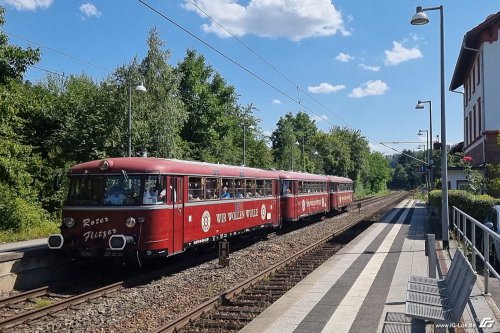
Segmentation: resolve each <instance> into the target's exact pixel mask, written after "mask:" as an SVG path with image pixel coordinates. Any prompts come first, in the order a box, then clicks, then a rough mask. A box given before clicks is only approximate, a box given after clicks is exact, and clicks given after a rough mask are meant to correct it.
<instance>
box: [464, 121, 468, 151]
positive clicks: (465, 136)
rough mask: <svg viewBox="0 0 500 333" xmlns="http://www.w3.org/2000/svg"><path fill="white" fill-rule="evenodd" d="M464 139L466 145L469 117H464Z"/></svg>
mask: <svg viewBox="0 0 500 333" xmlns="http://www.w3.org/2000/svg"><path fill="white" fill-rule="evenodd" d="M464 132H465V133H464V140H465V146H466V147H467V146H468V145H469V118H468V117H465V124H464Z"/></svg>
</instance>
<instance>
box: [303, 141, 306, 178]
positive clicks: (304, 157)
mask: <svg viewBox="0 0 500 333" xmlns="http://www.w3.org/2000/svg"><path fill="white" fill-rule="evenodd" d="M305 140H306V136H305V135H303V136H302V171H303V172H306V155H305V154H304V146H305V142H306V141H305Z"/></svg>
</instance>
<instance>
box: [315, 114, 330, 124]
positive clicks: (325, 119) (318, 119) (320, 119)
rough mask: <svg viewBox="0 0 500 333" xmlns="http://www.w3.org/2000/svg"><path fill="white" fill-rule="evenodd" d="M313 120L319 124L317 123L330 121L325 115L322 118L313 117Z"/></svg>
mask: <svg viewBox="0 0 500 333" xmlns="http://www.w3.org/2000/svg"><path fill="white" fill-rule="evenodd" d="M312 120H314V121H315V122H317V123H320V122H322V121H327V120H328V117H327V116H325V115H324V114H323V115H321V116H317V115H314V116H313V117H312Z"/></svg>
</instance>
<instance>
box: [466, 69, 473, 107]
mask: <svg viewBox="0 0 500 333" xmlns="http://www.w3.org/2000/svg"><path fill="white" fill-rule="evenodd" d="M467 85H468V86H469V96H467V102H468V101H470V98H471V95H472V94H471V91H470V75H469V78H468V79H467Z"/></svg>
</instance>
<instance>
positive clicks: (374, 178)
mask: <svg viewBox="0 0 500 333" xmlns="http://www.w3.org/2000/svg"><path fill="white" fill-rule="evenodd" d="M367 164H368V167H369V172H367V174H366V177H365V178H364V179H365V184H366V187H367V189H368V190H369V192H370V193H378V192H383V191H386V190H387V183H388V182H389V181H390V180H391V177H392V170H391V168H390V167H389V162H388V161H387V159H386V158H385V157H384V156H383V155H382V154H381V153H379V152H371V153H370V154H369V155H368V163H367Z"/></svg>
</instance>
